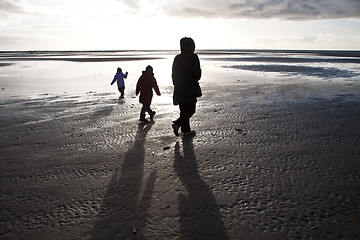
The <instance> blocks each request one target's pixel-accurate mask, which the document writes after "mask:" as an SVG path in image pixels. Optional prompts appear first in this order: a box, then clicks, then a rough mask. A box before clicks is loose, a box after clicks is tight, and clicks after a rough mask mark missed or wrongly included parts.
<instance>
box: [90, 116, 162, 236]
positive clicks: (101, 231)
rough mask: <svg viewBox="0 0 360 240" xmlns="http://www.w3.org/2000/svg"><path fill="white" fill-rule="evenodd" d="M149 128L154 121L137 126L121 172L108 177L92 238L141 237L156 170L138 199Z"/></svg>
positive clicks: (119, 170)
mask: <svg viewBox="0 0 360 240" xmlns="http://www.w3.org/2000/svg"><path fill="white" fill-rule="evenodd" d="M152 125H153V122H149V123H148V124H139V125H138V130H137V133H136V139H135V143H134V146H133V147H132V148H131V149H129V151H128V152H127V153H126V155H125V159H124V162H123V165H122V167H121V169H116V171H115V173H114V174H113V176H112V178H111V181H110V184H109V186H108V191H107V193H106V195H105V198H104V201H103V205H102V207H101V212H100V213H99V215H98V219H97V221H96V223H95V226H94V229H93V232H92V239H94V240H95V239H143V238H144V237H143V235H144V229H145V226H146V221H147V218H148V211H149V208H150V205H151V199H152V195H153V189H154V184H155V180H156V171H154V172H152V173H151V174H150V175H149V177H148V179H147V182H146V184H145V187H144V188H143V189H144V191H143V193H142V196H141V189H142V188H141V185H142V182H143V175H144V158H145V146H144V144H145V140H146V135H147V133H148V132H149V131H150V129H151V127H152ZM134 228H135V229H136V233H135V232H134Z"/></svg>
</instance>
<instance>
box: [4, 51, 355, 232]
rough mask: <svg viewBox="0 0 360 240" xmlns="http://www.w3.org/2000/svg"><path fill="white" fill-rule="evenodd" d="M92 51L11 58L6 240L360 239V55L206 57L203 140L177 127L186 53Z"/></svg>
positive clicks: (7, 69) (200, 112)
mask: <svg viewBox="0 0 360 240" xmlns="http://www.w3.org/2000/svg"><path fill="white" fill-rule="evenodd" d="M34 54H35V56H33V55H34ZM86 54H87V55H88V56H87V57H84V56H83V55H84V53H83V52H81V53H79V52H77V53H76V54H74V53H68V52H65V53H64V52H62V53H61V54H59V53H56V54H54V53H49V52H45V53H44V52H41V53H31V57H30V56H29V53H20V55H22V56H21V57H19V56H15V55H14V53H2V54H0V55H1V57H0V63H1V64H0V71H1V72H2V73H1V74H0V77H1V78H0V80H1V88H2V90H1V91H2V96H1V99H0V109H1V117H0V136H1V137H0V139H1V141H0V164H1V167H0V179H1V181H0V201H1V204H0V213H1V222H0V239H358V238H360V228H359V227H360V223H359V219H360V209H359V205H360V197H359V196H360V195H359V192H360V179H359V176H360V174H359V170H360V161H359V160H360V75H359V72H360V68H359V63H360V60H359V55H358V52H346V53H342V52H320V53H318V52H315V53H314V52H309V53H308V52H296V51H295V52H294V51H282V52H280V51H278V52H276V51H275V52H271V51H263V52H261V51H260V52H249V51H242V52H238V51H216V52H212V51H202V52H200V54H199V56H200V61H201V64H202V69H203V77H202V79H201V86H202V90H203V96H202V97H201V98H199V99H198V103H197V111H196V113H195V115H194V116H193V117H192V119H191V126H192V128H193V129H194V130H195V131H196V133H197V134H196V136H194V137H184V136H180V137H176V136H175V135H174V133H173V131H172V128H171V122H172V121H173V120H175V119H176V118H177V117H178V115H179V110H178V107H176V106H173V105H172V85H171V63H172V59H173V57H174V54H176V52H166V53H163V52H156V53H154V52H151V53H148V52H140V53H139V52H130V53H129V52H107V53H106V54H104V53H101V54H99V53H98V52H95V53H94V52H90V53H89V52H87V53H86ZM18 55H19V54H18ZM44 55H46V56H44ZM49 55H51V56H50V57H49ZM54 55H56V56H54ZM59 55H61V56H59ZM64 55H65V57H64ZM79 55H80V56H79ZM89 55H91V56H89ZM94 55H98V56H99V58H100V59H95V57H94ZM129 55H131V56H129ZM258 55H259V56H258ZM270 55H271V56H270ZM339 55H340V56H339ZM9 56H10V57H9ZM29 58H31V59H29ZM44 58H45V59H44ZM55 58H57V60H56V59H55ZM59 58H60V59H59ZM69 59H70V60H69ZM74 59H75V60H74ZM79 59H80V60H79ZM89 59H91V60H89ZM147 64H151V65H152V66H153V67H154V72H155V77H157V79H158V83H159V87H160V90H161V92H162V96H161V97H158V96H154V98H153V103H152V108H153V110H155V111H156V113H157V114H156V115H155V117H154V120H153V121H150V122H149V123H147V124H143V123H140V122H139V121H138V120H139V113H140V109H141V105H140V104H139V102H138V98H136V96H135V94H134V89H135V86H134V85H135V83H136V80H137V78H138V77H140V74H141V71H142V70H144V69H145V67H146V66H147ZM118 65H120V66H122V68H123V69H124V70H125V71H127V70H128V71H129V78H130V79H128V80H126V81H127V82H126V83H125V84H126V91H125V94H126V95H125V98H124V99H119V93H117V89H116V87H115V86H110V82H111V80H112V77H113V75H114V74H115V70H116V67H118ZM126 68H127V69H126ZM69 86H71V87H69Z"/></svg>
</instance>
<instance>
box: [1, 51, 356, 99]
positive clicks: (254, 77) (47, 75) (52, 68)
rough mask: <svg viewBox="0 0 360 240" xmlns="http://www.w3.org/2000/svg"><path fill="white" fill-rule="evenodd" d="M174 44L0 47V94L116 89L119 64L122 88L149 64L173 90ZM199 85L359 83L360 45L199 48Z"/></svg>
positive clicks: (129, 90)
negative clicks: (65, 48)
mask: <svg viewBox="0 0 360 240" xmlns="http://www.w3.org/2000/svg"><path fill="white" fill-rule="evenodd" d="M177 54H179V51H177V50H113V51H0V91H1V95H0V100H11V99H18V98H37V97H41V96H53V95H55V96H61V95H84V94H89V93H98V94H106V93H109V94H110V93H112V94H117V88H116V85H112V86H111V85H110V83H111V81H112V80H113V77H114V75H115V73H116V70H117V68H118V67H120V68H122V70H123V72H128V73H129V75H128V78H127V79H126V80H125V84H126V90H125V92H126V94H128V95H130V96H134V95H135V86H136V82H137V80H138V78H139V77H140V75H141V74H142V71H144V70H145V68H146V66H148V65H151V66H152V67H153V69H154V74H155V77H156V79H157V82H158V85H159V87H160V89H162V90H163V92H165V93H166V94H171V92H172V79H171V71H172V63H173V59H174V57H175V56H176V55H177ZM196 54H198V56H199V59H200V64H201V68H202V78H201V81H200V83H201V86H203V87H206V86H216V85H231V84H242V85H244V86H249V85H255V84H293V83H314V82H338V83H340V84H346V85H347V86H349V85H352V84H354V85H359V84H360V51H320V50H319V51H315V50H238V49H225V50H197V51H196Z"/></svg>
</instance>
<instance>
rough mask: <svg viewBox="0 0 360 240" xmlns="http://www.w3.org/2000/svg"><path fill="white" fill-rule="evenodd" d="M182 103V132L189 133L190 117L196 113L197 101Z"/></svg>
mask: <svg viewBox="0 0 360 240" xmlns="http://www.w3.org/2000/svg"><path fill="white" fill-rule="evenodd" d="M179 105H180V118H181V132H183V133H187V132H189V131H190V130H191V128H190V118H191V117H192V116H193V115H194V113H195V109H196V103H183V104H179Z"/></svg>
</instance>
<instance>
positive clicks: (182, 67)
mask: <svg viewBox="0 0 360 240" xmlns="http://www.w3.org/2000/svg"><path fill="white" fill-rule="evenodd" d="M180 49H181V53H180V54H179V55H177V56H176V57H175V59H174V62H173V66H172V81H173V85H174V94H173V99H174V103H176V102H177V103H178V104H179V108H180V117H179V118H178V119H177V120H175V121H174V122H173V124H172V127H173V130H174V134H175V135H176V136H179V133H178V130H179V129H180V128H181V132H182V133H184V135H193V134H195V131H193V130H191V128H190V118H191V117H192V116H193V115H194V113H195V111H196V102H197V99H196V98H197V97H199V95H197V94H194V92H196V91H195V88H196V86H197V87H199V83H198V81H199V80H200V78H201V68H200V61H199V57H198V56H197V54H195V53H194V51H195V42H194V40H193V39H191V38H187V37H185V38H182V39H181V40H180Z"/></svg>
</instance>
